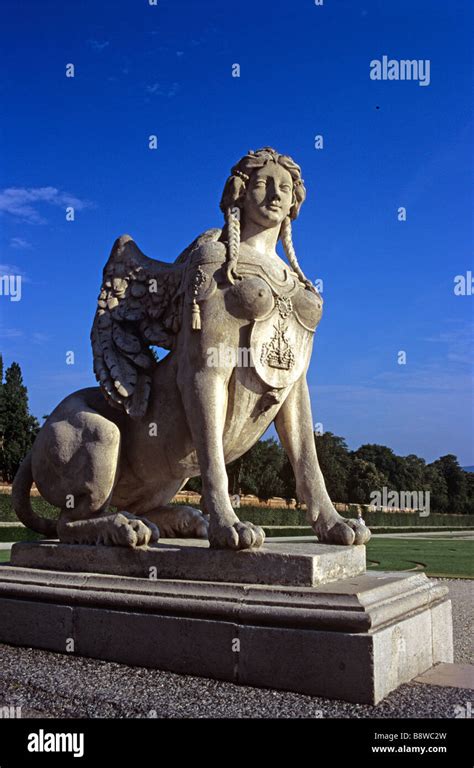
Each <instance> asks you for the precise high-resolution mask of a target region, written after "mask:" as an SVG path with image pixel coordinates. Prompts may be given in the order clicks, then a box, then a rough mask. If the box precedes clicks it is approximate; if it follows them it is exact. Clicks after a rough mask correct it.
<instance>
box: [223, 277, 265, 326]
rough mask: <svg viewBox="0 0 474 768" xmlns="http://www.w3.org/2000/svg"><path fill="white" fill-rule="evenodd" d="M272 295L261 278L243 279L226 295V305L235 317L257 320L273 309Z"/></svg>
mask: <svg viewBox="0 0 474 768" xmlns="http://www.w3.org/2000/svg"><path fill="white" fill-rule="evenodd" d="M274 303H275V302H274V298H273V293H272V290H271V288H270V286H269V285H268V283H266V282H265V280H263V279H262V278H261V277H243V278H242V280H238V281H237V282H236V283H235V284H234V285H233V286H232V288H230V289H229V290H228V291H227V293H226V305H227V308H228V310H229V312H231V313H232V314H233V315H234V316H235V317H241V318H245V319H246V320H257V319H259V318H261V317H265V316H266V315H268V314H269V313H270V312H271V311H272V310H273V307H274Z"/></svg>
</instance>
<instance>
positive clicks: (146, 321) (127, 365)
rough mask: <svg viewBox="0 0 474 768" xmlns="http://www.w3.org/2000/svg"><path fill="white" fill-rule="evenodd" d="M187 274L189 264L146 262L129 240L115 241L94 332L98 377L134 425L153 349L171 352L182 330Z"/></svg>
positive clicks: (143, 402) (143, 403)
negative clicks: (185, 278)
mask: <svg viewBox="0 0 474 768" xmlns="http://www.w3.org/2000/svg"><path fill="white" fill-rule="evenodd" d="M187 250H188V249H187ZM184 272H185V263H179V264H178V263H175V264H167V263H165V262H162V261H157V260H155V259H150V258H148V257H147V256H145V255H144V254H143V253H142V252H141V251H140V249H139V248H138V247H137V245H136V244H135V242H134V241H133V240H132V239H131V237H129V236H128V235H124V236H123V237H119V239H118V240H116V241H115V243H114V246H113V248H112V252H111V254H110V258H109V260H108V262H107V264H106V265H105V267H104V274H103V280H102V288H101V291H100V295H99V299H98V305H97V311H96V314H95V318H94V323H93V325H92V330H91V342H92V351H93V355H94V373H95V375H96V378H97V380H98V382H99V383H100V385H101V387H102V390H103V392H104V393H105V395H106V397H107V398H108V399H109V400H110V401H111V402H112V404H114V405H117V406H120V407H122V408H123V409H124V410H125V412H126V413H128V414H129V416H131V417H132V418H134V419H139V418H141V417H142V416H143V415H144V414H145V412H146V409H147V406H148V400H149V395H150V387H151V380H152V373H153V369H154V367H155V366H156V358H155V355H154V354H153V351H152V350H151V349H150V345H154V344H155V345H157V346H160V347H164V348H165V349H172V348H173V344H174V339H175V336H176V334H177V333H178V331H179V329H180V325H181V312H182V304H183V296H182V284H183V278H184Z"/></svg>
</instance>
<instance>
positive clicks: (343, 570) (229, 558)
mask: <svg viewBox="0 0 474 768" xmlns="http://www.w3.org/2000/svg"><path fill="white" fill-rule="evenodd" d="M11 563H12V565H16V566H21V567H26V568H46V569H48V570H55V571H75V572H77V573H106V574H116V575H120V576H136V577H139V578H145V579H146V578H150V577H151V578H157V579H196V580H199V581H225V582H236V583H244V584H289V585H291V584H292V585H301V586H307V587H312V586H317V585H318V584H325V583H327V582H331V581H336V580H338V579H345V578H348V577H350V576H357V575H359V574H361V573H364V571H365V546H363V545H360V546H354V547H340V546H334V545H333V546H331V545H327V544H318V543H314V544H312V543H308V542H300V543H294V544H293V543H285V544H277V543H275V544H274V543H271V544H270V543H269V544H267V545H265V547H263V548H262V549H256V550H240V551H230V550H215V549H210V548H209V544H208V542H206V541H202V540H201V541H200V540H194V541H190V540H183V541H180V540H179V539H174V540H173V541H172V542H170V543H169V544H161V543H159V544H154V545H152V546H149V547H139V548H136V549H129V548H125V547H101V546H86V545H80V544H78V545H75V546H70V545H68V544H60V543H58V542H47V541H45V542H18V543H17V544H14V545H13V547H12V553H11Z"/></svg>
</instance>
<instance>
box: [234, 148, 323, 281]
mask: <svg viewBox="0 0 474 768" xmlns="http://www.w3.org/2000/svg"><path fill="white" fill-rule="evenodd" d="M305 197H306V190H305V188H304V184H303V179H302V178H301V168H300V167H299V165H297V164H296V163H295V162H294V160H292V158H291V157H289V156H288V155H280V154H279V153H278V152H277V151H276V150H274V149H272V148H271V147H264V148H263V149H258V150H257V151H255V152H252V151H249V152H248V154H247V155H245V156H244V157H242V158H241V160H239V162H238V163H236V165H234V167H233V168H232V170H231V175H230V176H229V178H228V179H227V181H226V184H225V187H224V192H223V193H222V198H221V203H220V208H221V211H222V212H223V213H224V217H225V223H226V226H225V230H224V233H223V237H224V239H226V241H227V259H228V269H227V274H228V276H229V279H230V280H231V282H233V278H234V277H238V274H237V270H236V266H237V260H238V256H239V245H240V227H241V224H242V223H245V221H246V219H247V218H250V219H252V220H253V221H254V222H255V223H256V224H258V225H260V226H263V227H274V226H278V225H280V233H279V237H280V239H281V241H282V243H283V248H284V250H285V253H286V255H287V258H288V261H289V262H290V264H291V266H292V268H293V270H294V271H295V272H296V273H297V274H298V276H299V277H300V279H301V280H303V282H305V283H306V284H308V283H310V281H309V280H307V279H306V277H305V276H304V274H303V272H302V271H301V268H300V266H299V265H298V261H297V259H296V254H295V250H294V247H293V242H292V237H291V220H292V219H296V217H297V216H298V213H299V210H300V208H301V205H302V204H303V202H304V199H305Z"/></svg>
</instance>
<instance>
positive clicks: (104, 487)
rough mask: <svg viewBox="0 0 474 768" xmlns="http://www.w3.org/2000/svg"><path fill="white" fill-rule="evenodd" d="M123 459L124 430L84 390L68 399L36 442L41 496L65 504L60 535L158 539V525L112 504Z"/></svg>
mask: <svg viewBox="0 0 474 768" xmlns="http://www.w3.org/2000/svg"><path fill="white" fill-rule="evenodd" d="M119 458H120V430H119V428H118V427H117V425H116V424H114V422H113V421H111V420H110V419H109V418H107V417H106V416H102V415H101V414H99V413H97V411H95V410H94V409H92V408H91V407H90V406H89V405H88V404H87V402H86V401H85V399H84V398H83V396H81V394H80V393H76V394H75V395H73V396H70V397H69V398H67V399H66V400H65V401H63V403H61V404H60V405H59V406H58V408H57V409H56V410H55V412H54V413H53V414H52V415H51V417H50V418H49V419H48V421H47V423H46V424H45V426H44V427H43V429H42V430H41V432H40V434H39V435H38V438H37V440H36V441H35V444H34V448H33V454H32V469H33V477H34V480H35V482H36V484H37V486H38V488H39V491H40V493H41V495H42V496H43V497H44V498H45V499H46V500H47V501H49V502H50V503H51V504H54V505H55V506H58V507H60V509H61V514H60V517H59V520H58V526H57V531H58V536H59V539H60V540H61V541H62V542H65V543H71V544H110V545H119V546H130V547H134V546H140V545H143V544H148V543H149V541H154V540H157V539H158V537H159V531H158V530H157V528H156V526H154V525H153V524H152V523H150V524H147V521H146V520H139V519H138V518H136V517H135V516H134V515H130V514H129V513H126V512H123V513H122V512H121V513H115V514H111V513H109V512H108V506H109V502H110V498H111V495H112V491H113V488H114V485H115V482H116V477H117V475H118V469H119Z"/></svg>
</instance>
